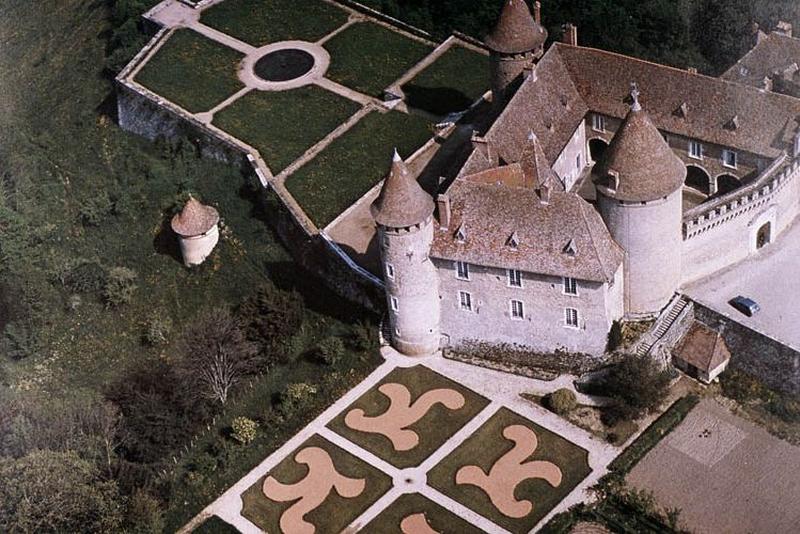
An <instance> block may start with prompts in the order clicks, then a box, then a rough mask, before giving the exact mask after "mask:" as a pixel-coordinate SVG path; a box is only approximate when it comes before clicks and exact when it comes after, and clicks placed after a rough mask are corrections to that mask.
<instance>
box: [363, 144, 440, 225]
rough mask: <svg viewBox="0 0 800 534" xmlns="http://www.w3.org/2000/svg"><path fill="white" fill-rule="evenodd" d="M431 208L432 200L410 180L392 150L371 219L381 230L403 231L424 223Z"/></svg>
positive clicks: (405, 168) (406, 168) (403, 164)
mask: <svg viewBox="0 0 800 534" xmlns="http://www.w3.org/2000/svg"><path fill="white" fill-rule="evenodd" d="M433 208H434V203H433V198H432V197H431V196H430V195H429V194H428V193H426V192H425V190H424V189H422V187H420V185H419V183H418V182H417V180H416V179H415V178H414V177H413V176H411V173H410V172H409V171H408V167H407V166H406V164H405V162H404V161H403V159H402V158H401V157H400V155H399V154H398V153H397V151H396V150H395V152H394V158H393V160H392V169H391V171H390V172H389V176H388V177H387V178H386V180H385V181H384V182H383V187H382V188H381V192H380V195H378V198H376V199H375V202H373V203H372V207H371V208H370V212H371V213H372V218H373V219H375V222H377V223H378V224H379V225H381V226H387V227H391V228H407V227H409V226H414V225H416V224H420V223H422V222H424V221H425V220H426V219H427V218H428V217H430V216H431V214H433Z"/></svg>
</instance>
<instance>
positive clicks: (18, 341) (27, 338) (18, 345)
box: [0, 321, 41, 360]
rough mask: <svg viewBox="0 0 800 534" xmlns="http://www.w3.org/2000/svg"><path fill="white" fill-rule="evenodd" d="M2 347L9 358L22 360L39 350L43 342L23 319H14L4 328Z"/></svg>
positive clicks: (0, 342)
mask: <svg viewBox="0 0 800 534" xmlns="http://www.w3.org/2000/svg"><path fill="white" fill-rule="evenodd" d="M0 349H2V351H3V353H4V354H6V355H7V356H8V357H9V358H11V359H13V360H22V359H25V358H27V357H28V356H33V355H35V354H36V353H37V352H39V350H41V343H40V341H39V337H38V336H37V335H36V333H35V331H34V329H33V328H32V327H30V326H29V325H27V324H25V323H23V322H21V321H14V322H11V323H8V324H7V325H6V327H5V329H4V330H3V338H2V340H0Z"/></svg>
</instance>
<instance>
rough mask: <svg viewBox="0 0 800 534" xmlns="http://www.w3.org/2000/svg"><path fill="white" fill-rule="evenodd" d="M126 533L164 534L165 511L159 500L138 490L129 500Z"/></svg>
mask: <svg viewBox="0 0 800 534" xmlns="http://www.w3.org/2000/svg"><path fill="white" fill-rule="evenodd" d="M125 524H126V527H127V528H126V529H125V532H128V533H130V534H159V533H161V532H164V528H165V526H166V525H165V521H164V511H163V510H162V509H161V503H159V502H158V499H156V498H155V497H153V496H152V495H150V494H149V493H147V492H146V491H144V490H143V489H141V488H137V489H136V490H135V491H134V492H133V495H131V496H130V498H129V499H128V508H127V511H126V514H125Z"/></svg>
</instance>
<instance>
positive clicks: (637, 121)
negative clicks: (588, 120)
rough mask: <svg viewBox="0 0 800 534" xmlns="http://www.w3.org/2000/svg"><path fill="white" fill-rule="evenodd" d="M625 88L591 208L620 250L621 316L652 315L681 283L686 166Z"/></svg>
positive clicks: (597, 167)
mask: <svg viewBox="0 0 800 534" xmlns="http://www.w3.org/2000/svg"><path fill="white" fill-rule="evenodd" d="M639 97H640V94H639V89H638V87H637V86H636V84H633V85H632V87H631V109H630V111H629V112H628V115H627V116H626V117H625V120H624V122H623V123H622V126H621V127H620V128H619V130H618V131H617V133H616V135H615V136H614V138H613V139H612V141H611V144H610V145H609V147H608V149H607V150H606V152H605V153H604V154H603V157H602V158H600V161H598V162H597V164H596V165H595V168H594V171H593V172H594V175H595V176H594V180H595V182H594V183H595V187H596V190H597V205H598V209H599V210H600V214H601V215H602V217H603V220H604V221H605V223H606V226H607V227H608V230H609V231H610V232H611V235H612V236H613V237H614V239H615V240H616V241H617V243H619V245H620V246H621V247H622V248H623V249H624V250H625V263H624V274H625V292H624V306H625V315H626V317H628V318H645V317H651V316H655V315H658V313H659V312H660V311H661V309H662V308H663V307H664V306H665V305H666V304H667V303H668V302H669V300H670V298H672V296H673V294H674V293H675V291H676V290H677V289H678V287H679V286H680V283H681V254H682V246H683V238H682V235H681V231H682V230H681V226H682V188H683V182H684V180H685V179H686V167H685V166H684V164H683V162H681V160H680V159H679V158H678V156H676V155H675V153H674V152H673V151H672V150H671V149H670V147H669V145H668V144H667V142H666V141H665V140H664V138H663V136H662V135H661V133H660V132H659V131H658V129H657V128H656V127H655V125H654V124H653V122H652V121H651V119H650V117H649V116H648V114H647V112H646V111H645V110H644V108H643V107H642V105H641V103H640V101H639Z"/></svg>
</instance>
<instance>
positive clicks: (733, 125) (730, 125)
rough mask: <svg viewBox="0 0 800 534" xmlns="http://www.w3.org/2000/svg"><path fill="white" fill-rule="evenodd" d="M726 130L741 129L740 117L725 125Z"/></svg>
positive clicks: (735, 116)
mask: <svg viewBox="0 0 800 534" xmlns="http://www.w3.org/2000/svg"><path fill="white" fill-rule="evenodd" d="M725 129H726V130H732V131H735V130H738V129H739V115H734V116H733V118H732V119H731V120H729V121H728V122H727V123H725Z"/></svg>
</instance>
